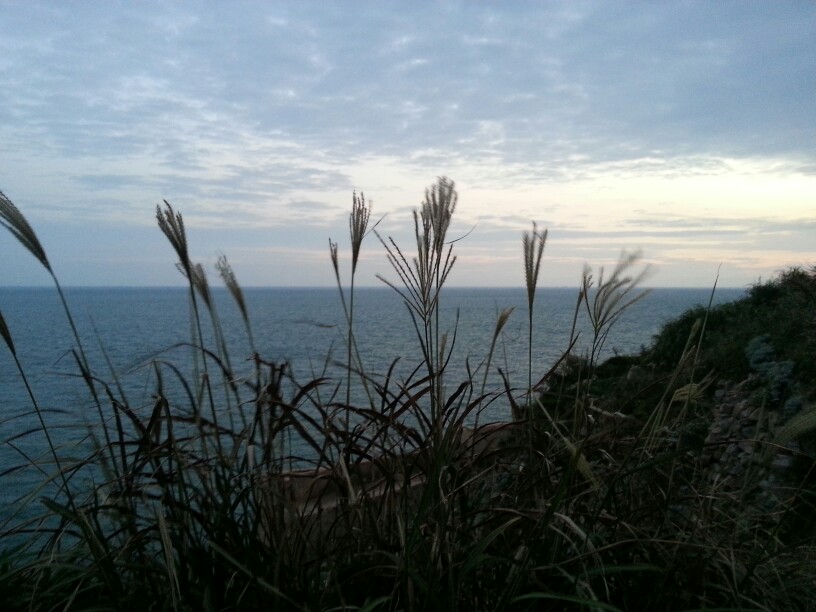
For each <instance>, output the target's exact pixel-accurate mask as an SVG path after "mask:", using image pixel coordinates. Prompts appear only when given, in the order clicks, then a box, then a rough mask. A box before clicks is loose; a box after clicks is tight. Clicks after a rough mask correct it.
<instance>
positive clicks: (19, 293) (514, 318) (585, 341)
mask: <svg viewBox="0 0 816 612" xmlns="http://www.w3.org/2000/svg"><path fill="white" fill-rule="evenodd" d="M744 294H745V291H744V290H742V289H717V290H716V291H714V292H713V295H712V290H711V289H710V288H701V289H688V288H683V289H666V288H660V289H653V290H650V291H649V292H648V293H647V294H646V295H645V296H644V297H643V298H642V299H640V300H639V301H637V302H636V303H634V304H633V305H632V306H631V307H630V308H628V309H627V310H626V311H624V313H623V314H622V315H621V317H620V318H619V320H617V321H616V323H615V324H614V326H613V327H612V328H611V329H610V331H609V334H608V336H607V338H606V341H605V343H604V345H603V349H602V354H601V357H602V358H605V357H609V356H612V355H615V354H636V353H639V352H640V351H641V350H642V349H643V348H644V347H646V346H648V345H649V344H650V343H651V341H652V339H653V337H654V335H655V334H657V333H658V332H659V331H660V329H661V327H662V326H663V325H664V324H665V323H666V322H668V321H670V320H671V319H673V318H676V317H678V316H679V315H680V314H682V313H683V312H684V311H686V310H687V309H689V308H691V307H694V306H697V305H707V304H708V303H709V300H711V301H712V303H713V304H720V303H724V302H728V301H732V300H736V299H739V298H740V297H742V296H743V295H744ZM577 296H578V291H577V289H574V288H540V289H539V290H538V291H537V293H536V296H535V303H534V311H533V351H532V370H533V371H532V377H533V380H534V381H536V380H538V379H539V378H540V377H541V376H542V375H543V374H544V373H546V372H547V371H548V370H549V368H550V367H551V366H552V365H553V364H554V363H555V362H556V361H557V360H558V359H559V357H560V356H561V355H562V354H563V352H564V351H565V350H566V348H567V346H568V344H569V341H570V335H571V332H572V327H573V320H574V313H575V311H576V303H577ZM244 297H245V301H246V305H247V309H248V313H249V318H250V321H251V325H252V334H253V337H254V343H255V348H256V349H257V352H258V354H259V355H260V356H261V357H262V358H263V359H264V360H266V361H269V362H278V363H281V362H284V361H285V362H287V363H288V364H289V365H290V368H291V372H292V376H293V379H294V381H295V382H296V383H297V384H305V383H306V382H308V381H310V380H313V379H315V378H319V377H324V378H326V379H327V380H328V381H329V382H327V383H326V384H325V385H324V386H325V388H326V390H327V391H326V392H327V393H330V392H331V389H332V388H336V385H338V384H342V381H343V380H344V377H345V372H346V370H345V369H344V368H343V364H344V363H345V362H346V355H347V352H346V346H347V345H346V342H347V340H346V339H347V330H348V328H347V323H346V317H345V314H344V310H343V305H342V302H341V299H340V293H339V292H338V290H337V289H336V288H335V289H331V288H247V289H244ZM65 298H66V301H67V303H68V306H69V309H70V311H71V314H72V317H73V320H74V322H75V324H76V328H77V332H78V334H79V336H80V339H81V342H82V346H83V349H84V351H85V353H86V355H87V357H88V360H89V362H90V363H91V366H92V371H93V375H94V376H95V377H97V378H98V380H100V381H104V382H107V383H109V384H115V385H117V386H118V388H120V389H121V392H122V393H124V394H125V395H126V396H127V397H128V401H129V403H130V404H131V405H132V406H142V407H146V406H150V405H152V401H153V398H154V394H155V392H156V385H157V379H156V376H155V371H156V367H155V364H157V363H164V364H174V365H175V366H176V367H178V368H179V370H180V371H182V372H185V373H187V374H188V375H189V374H190V373H191V370H190V362H191V361H192V360H191V358H190V342H191V339H192V338H193V337H194V335H193V334H194V329H193V328H192V326H191V322H192V320H193V317H192V309H191V300H190V295H189V291H188V290H187V289H185V288H142V287H140V288H120V287H116V288H67V289H65ZM346 299H347V300H348V296H346ZM212 303H213V307H214V309H215V311H216V312H217V314H218V319H219V321H220V325H221V328H222V330H223V334H224V337H225V338H226V340H227V344H228V347H229V355H230V359H231V363H232V366H233V369H234V370H235V371H236V372H239V373H240V372H247V373H249V372H251V368H252V363H253V362H252V355H253V353H252V350H251V345H250V343H249V338H248V334H247V332H246V329H245V326H244V324H243V322H242V318H241V316H240V312H239V310H238V308H237V307H236V305H235V303H234V302H233V300H232V298H231V296H230V294H229V293H228V292H227V290H226V289H223V288H216V289H213V301H212ZM347 303H348V302H347ZM505 309H513V310H512V314H511V315H510V317H509V319H507V323H506V324H505V326H504V327H503V329H502V332H501V334H500V335H499V336H497V338H496V342H495V350H494V351H493V354H492V359H491V362H490V368H489V371H487V377H486V378H484V373H485V370H486V368H485V364H486V360H487V357H488V353H489V352H490V347H491V344H492V343H493V338H494V334H495V330H496V322H497V320H498V318H499V315H500V313H501V312H502V311H504V310H505ZM0 312H2V315H3V319H4V320H5V322H6V324H7V327H8V330H9V334H10V336H11V338H12V341H13V344H14V347H15V351H16V356H17V359H18V361H19V365H20V368H22V370H23V372H24V374H25V376H23V375H22V374H21V373H20V368H18V366H17V363H15V360H14V359H13V355H12V353H11V351H10V350H9V349H8V348H7V347H6V346H0V411H1V412H0V483H2V486H0V532H2V529H3V523H5V522H7V521H6V520H3V517H6V518H8V517H9V516H12V515H13V514H14V512H15V511H14V508H18V507H19V505H20V502H21V500H22V501H24V502H25V501H26V500H29V499H30V500H36V499H37V495H38V494H39V493H40V492H44V491H45V490H46V489H47V486H48V485H47V484H44V483H45V482H47V475H50V474H52V473H53V469H51V468H52V467H53V465H52V463H51V462H50V459H49V455H48V452H47V449H48V447H47V444H46V438H45V434H44V433H43V431H42V426H41V424H40V422H39V420H38V417H37V414H36V412H35V411H34V409H33V407H34V402H35V401H36V402H37V405H38V406H39V407H40V408H41V414H42V416H43V418H44V419H45V422H46V426H47V428H48V430H49V433H50V434H51V436H52V441H53V442H54V444H56V445H57V446H58V447H59V448H60V452H61V453H64V454H65V455H66V456H74V457H80V456H82V455H83V454H84V453H87V452H88V448H90V447H91V445H92V444H93V442H92V440H93V436H92V435H91V434H92V433H93V432H94V431H96V432H97V433H98V423H99V419H100V415H99V414H98V412H97V409H96V407H95V404H94V403H93V402H92V401H91V397H90V395H89V392H88V388H87V386H86V385H85V383H84V381H83V380H82V376H81V373H80V370H79V368H78V366H77V362H76V359H75V356H74V351H75V350H76V341H75V339H74V336H73V333H72V331H71V327H70V325H69V322H68V319H67V317H66V314H65V310H64V308H63V306H62V303H61V302H60V299H59V296H58V294H57V292H56V291H55V290H54V289H52V288H9V287H6V288H3V287H0ZM579 315H580V316H579V317H578V325H577V328H576V331H577V333H578V335H579V340H578V343H577V344H576V348H575V350H576V351H577V352H578V353H579V354H580V353H583V352H586V351H587V350H589V347H590V346H591V342H592V336H593V333H592V330H591V328H590V326H589V325H588V322H587V316H586V312H585V311H584V310H580V311H579ZM202 320H203V322H204V328H205V329H204V337H205V343H207V342H211V339H212V325H211V324H210V323H209V317H208V315H207V314H206V311H203V314H202ZM439 327H440V329H441V330H442V332H444V333H445V346H446V348H447V349H448V350H449V351H450V355H451V357H450V362H449V364H448V367H447V370H446V374H445V385H446V387H447V388H449V389H452V388H456V387H457V386H458V385H459V383H460V382H462V381H464V380H467V379H468V377H472V378H473V379H474V380H477V381H479V382H480V383H481V381H482V380H483V379H484V380H486V381H487V385H488V387H489V388H496V387H497V386H498V385H501V384H502V382H501V378H500V376H499V369H501V371H502V372H503V373H504V374H505V375H506V376H507V378H508V380H509V381H510V383H511V385H512V387H513V388H514V389H518V390H520V392H523V390H524V389H525V388H526V385H527V380H528V374H529V373H528V356H527V351H528V307H527V293H526V290H525V289H505V288H445V289H444V290H443V292H442V294H441V296H440V301H439ZM353 328H354V337H355V341H356V344H357V351H358V353H359V355H360V359H361V361H362V363H363V369H364V370H365V372H366V374H367V375H369V376H372V377H374V378H375V379H376V378H377V377H381V376H384V375H385V373H386V372H387V371H388V369H389V368H390V367H391V366H392V365H393V369H392V378H393V379H394V380H407V379H408V378H409V377H411V375H412V372H414V370H415V369H416V367H417V365H418V364H419V363H420V361H421V352H420V349H419V342H418V336H417V330H416V327H415V319H414V318H412V316H411V314H410V312H409V310H408V308H407V307H406V305H405V303H404V300H403V298H402V296H400V295H399V294H397V292H396V291H394V290H393V289H391V288H389V287H378V288H358V289H357V290H356V292H355V296H354V319H353ZM207 339H209V340H207ZM173 380H174V378H173V377H172V376H165V377H163V381H164V384H165V385H168V386H171V387H172V385H173ZM333 385H334V387H333ZM355 393H357V394H358V396H359V393H360V391H359V389H358V390H356V391H355ZM102 416H103V418H109V416H110V415H107V416H106V415H102ZM510 418H511V417H510V413H509V408H508V406H505V405H501V404H499V403H496V404H494V405H491V407H490V408H489V412H488V413H486V414H484V415H481V419H482V422H487V421H502V420H509V419H510ZM39 466H42V467H43V469H40V467H39ZM49 466H50V467H49ZM38 487H42V488H40V489H38Z"/></svg>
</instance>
